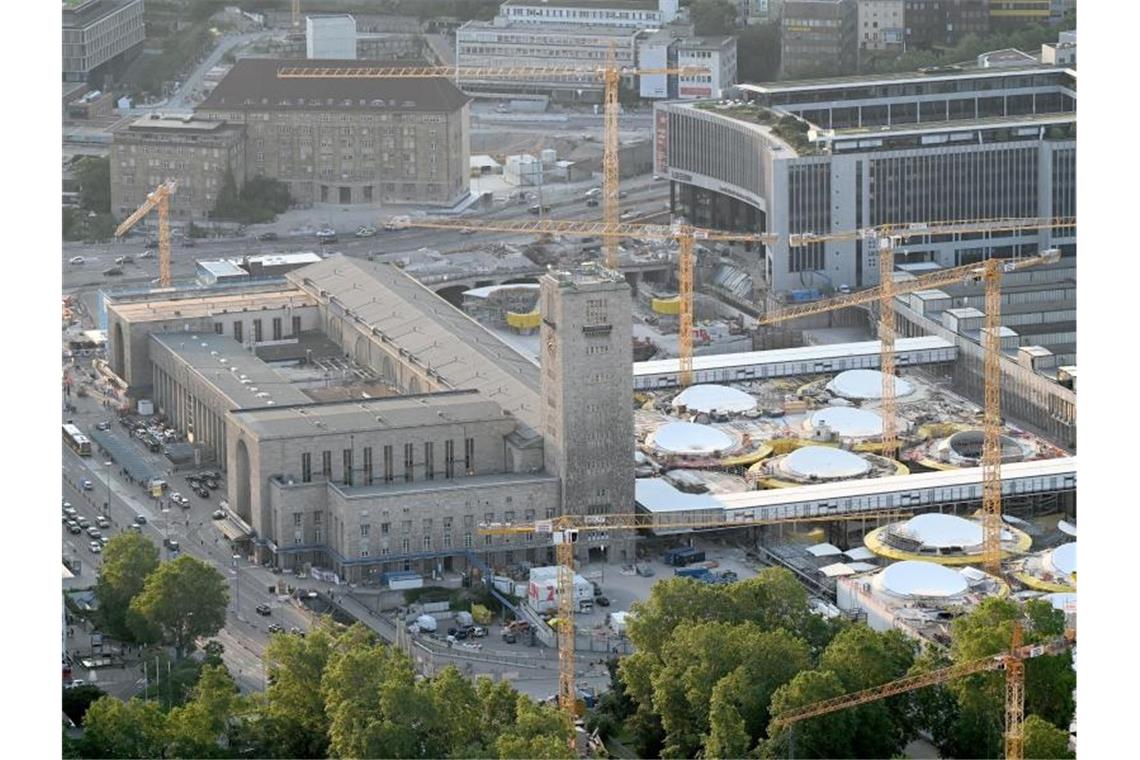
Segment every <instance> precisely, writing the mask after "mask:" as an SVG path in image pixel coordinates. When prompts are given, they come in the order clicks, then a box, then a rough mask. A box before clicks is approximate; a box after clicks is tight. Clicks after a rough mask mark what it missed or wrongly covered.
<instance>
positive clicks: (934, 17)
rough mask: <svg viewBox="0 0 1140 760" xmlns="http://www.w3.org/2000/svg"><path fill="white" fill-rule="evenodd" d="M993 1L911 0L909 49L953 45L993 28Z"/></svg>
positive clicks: (907, 31) (907, 35)
mask: <svg viewBox="0 0 1140 760" xmlns="http://www.w3.org/2000/svg"><path fill="white" fill-rule="evenodd" d="M990 6H991V0H907V3H906V47H907V50H930V49H931V48H936V47H952V46H954V45H956V44H958V42H959V41H960V40H961V39H962V38H963V37H965V36H966V35H968V34H974V35H977V36H979V37H983V36H985V35H986V34H989V31H990Z"/></svg>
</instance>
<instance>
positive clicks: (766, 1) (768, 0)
mask: <svg viewBox="0 0 1140 760" xmlns="http://www.w3.org/2000/svg"><path fill="white" fill-rule="evenodd" d="M783 5H784V0H737V2H736V15H737V16H738V17H739V18H741V19H743V20H744V23H746V24H767V23H769V22H772V21H776V20H777V19H779V18H780V10H781V9H782V7H783Z"/></svg>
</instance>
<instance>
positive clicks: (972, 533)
mask: <svg viewBox="0 0 1140 760" xmlns="http://www.w3.org/2000/svg"><path fill="white" fill-rule="evenodd" d="M864 542H865V543H866V545H867V548H869V549H870V550H871V551H873V552H875V554H878V555H880V556H883V557H889V558H891V559H900V560H906V559H926V560H930V561H932V562H937V563H939V564H944V565H968V564H973V563H976V562H978V561H980V558H981V552H982V526H981V523H980V522H978V521H977V520H969V519H966V518H964V517H958V516H956V515H946V514H935V513H927V514H921V515H915V516H914V517H912V518H910V519H909V520H906V521H905V522H901V523H894V524H892V525H888V526H886V527H884V528H878V529H876V530H874V531H872V532H871V533H868V534H867V536H866V537H865V538H864ZM1031 543H1032V539H1031V538H1030V537H1029V535H1027V534H1026V533H1025V532H1024V531H1022V530H1019V529H1017V528H1014V527H1012V526H1010V525H1005V526H1003V527H1002V531H1001V544H1002V551H1003V553H1006V554H1009V553H1013V552H1016V553H1020V552H1024V551H1025V550H1027V549H1028V548H1029V546H1030V544H1031Z"/></svg>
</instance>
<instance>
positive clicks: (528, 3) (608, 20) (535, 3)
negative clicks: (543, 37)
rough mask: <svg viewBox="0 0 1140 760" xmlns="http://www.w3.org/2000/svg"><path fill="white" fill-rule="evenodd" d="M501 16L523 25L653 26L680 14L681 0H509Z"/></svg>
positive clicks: (637, 27)
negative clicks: (679, 1)
mask: <svg viewBox="0 0 1140 760" xmlns="http://www.w3.org/2000/svg"><path fill="white" fill-rule="evenodd" d="M499 16H500V17H502V18H505V19H506V20H508V21H513V22H516V23H520V24H582V25H584V26H620V27H628V28H631V29H652V28H656V27H660V26H663V25H665V24H668V23H669V22H671V21H673V20H674V19H676V17H677V0H506V2H504V3H503V4H502V5H501V6H499Z"/></svg>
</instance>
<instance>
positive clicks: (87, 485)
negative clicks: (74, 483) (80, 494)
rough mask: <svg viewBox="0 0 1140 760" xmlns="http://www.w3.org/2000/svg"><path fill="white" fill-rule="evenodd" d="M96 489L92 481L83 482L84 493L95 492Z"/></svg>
mask: <svg viewBox="0 0 1140 760" xmlns="http://www.w3.org/2000/svg"><path fill="white" fill-rule="evenodd" d="M94 488H95V484H94V483H92V482H91V481H90V480H84V481H83V490H84V491H91V490H94Z"/></svg>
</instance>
